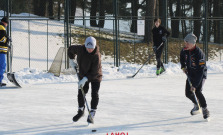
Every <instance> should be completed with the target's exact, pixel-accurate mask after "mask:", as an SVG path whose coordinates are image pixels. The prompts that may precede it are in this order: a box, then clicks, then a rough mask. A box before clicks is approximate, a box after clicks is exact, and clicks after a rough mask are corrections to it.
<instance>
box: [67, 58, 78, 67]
mask: <svg viewBox="0 0 223 135" xmlns="http://www.w3.org/2000/svg"><path fill="white" fill-rule="evenodd" d="M69 65H70V67H71V68H73V69H75V68H76V67H77V63H75V62H74V60H73V59H69Z"/></svg>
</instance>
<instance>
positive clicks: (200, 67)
mask: <svg viewBox="0 0 223 135" xmlns="http://www.w3.org/2000/svg"><path fill="white" fill-rule="evenodd" d="M180 63H181V68H186V69H187V72H188V76H189V78H190V80H191V83H192V86H193V87H195V88H197V87H198V86H199V84H200V83H202V80H203V79H206V78H207V66H206V61H205V55H204V53H203V52H202V50H201V49H200V48H199V47H197V46H196V47H195V48H194V49H193V50H191V51H188V50H184V49H182V51H181V52H180Z"/></svg>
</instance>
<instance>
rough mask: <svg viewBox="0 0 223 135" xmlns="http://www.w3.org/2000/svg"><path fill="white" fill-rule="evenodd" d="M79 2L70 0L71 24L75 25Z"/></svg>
mask: <svg viewBox="0 0 223 135" xmlns="http://www.w3.org/2000/svg"><path fill="white" fill-rule="evenodd" d="M76 7H77V2H76V0H70V19H69V23H72V24H74V19H75V13H76Z"/></svg>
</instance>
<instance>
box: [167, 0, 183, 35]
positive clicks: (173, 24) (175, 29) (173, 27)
mask: <svg viewBox="0 0 223 135" xmlns="http://www.w3.org/2000/svg"><path fill="white" fill-rule="evenodd" d="M172 1H173V0H170V1H169V10H170V11H169V12H170V16H171V19H174V20H171V30H172V32H171V33H172V34H171V35H172V37H173V38H179V34H180V32H179V28H180V27H179V24H180V21H179V20H177V19H179V16H180V8H181V7H180V3H181V0H177V5H176V6H177V7H176V11H175V15H174V13H173V9H172V4H173V3H172Z"/></svg>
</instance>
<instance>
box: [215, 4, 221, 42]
mask: <svg viewBox="0 0 223 135" xmlns="http://www.w3.org/2000/svg"><path fill="white" fill-rule="evenodd" d="M220 14H221V11H220V5H219V0H214V3H213V17H221V15H220ZM213 23H214V24H213V31H214V32H213V33H214V42H215V43H220V37H219V36H220V31H221V28H220V21H218V20H215V21H214V22H213Z"/></svg>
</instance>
